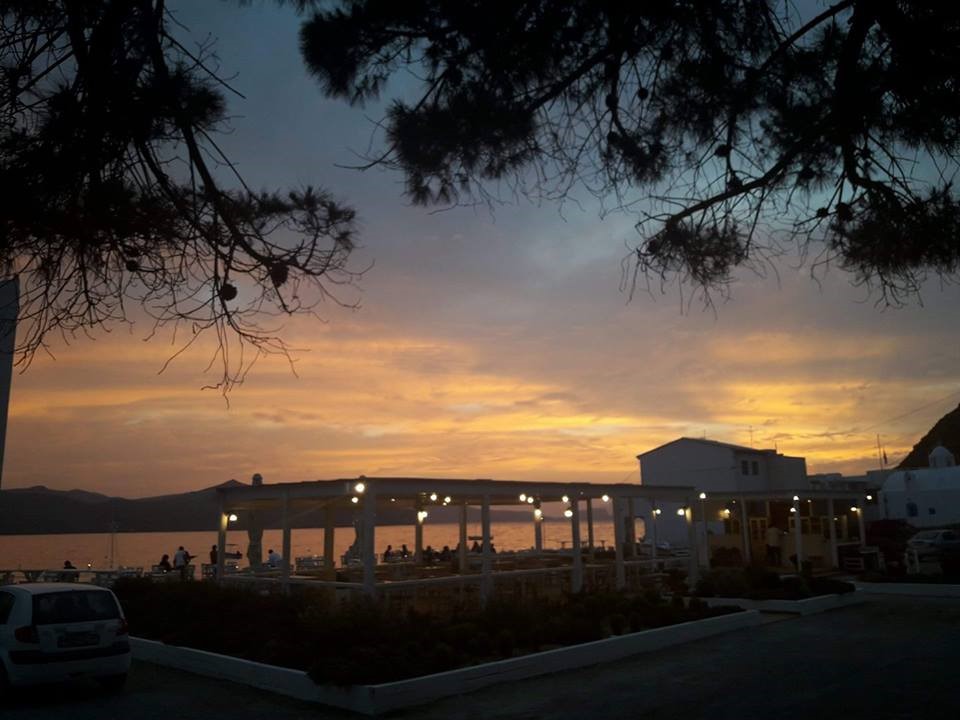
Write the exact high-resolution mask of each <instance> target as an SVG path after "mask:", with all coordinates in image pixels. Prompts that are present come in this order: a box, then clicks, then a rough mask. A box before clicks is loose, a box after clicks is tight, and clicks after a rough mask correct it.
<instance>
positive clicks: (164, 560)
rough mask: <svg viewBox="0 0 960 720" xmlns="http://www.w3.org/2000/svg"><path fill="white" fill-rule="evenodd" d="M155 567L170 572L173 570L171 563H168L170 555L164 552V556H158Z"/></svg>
mask: <svg viewBox="0 0 960 720" xmlns="http://www.w3.org/2000/svg"><path fill="white" fill-rule="evenodd" d="M157 568H158V569H160V570H161V571H162V572H170V571H171V570H173V565H171V564H170V556H169V555H166V554H164V556H163V557H162V558H160V562H158V563H157Z"/></svg>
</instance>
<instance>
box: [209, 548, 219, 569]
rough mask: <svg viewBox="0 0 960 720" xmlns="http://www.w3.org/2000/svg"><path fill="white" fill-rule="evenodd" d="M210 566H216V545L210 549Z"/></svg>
mask: <svg viewBox="0 0 960 720" xmlns="http://www.w3.org/2000/svg"><path fill="white" fill-rule="evenodd" d="M210 564H211V565H216V564H217V546H216V545H214V546H213V547H211V548H210Z"/></svg>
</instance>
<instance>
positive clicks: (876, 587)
mask: <svg viewBox="0 0 960 720" xmlns="http://www.w3.org/2000/svg"><path fill="white" fill-rule="evenodd" d="M854 585H856V586H857V589H858V590H860V591H861V592H864V593H869V594H871V595H912V596H914V597H950V598H960V585H947V584H944V583H901V582H891V583H871V582H856V583H854Z"/></svg>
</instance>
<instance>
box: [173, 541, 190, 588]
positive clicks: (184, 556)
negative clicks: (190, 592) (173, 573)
mask: <svg viewBox="0 0 960 720" xmlns="http://www.w3.org/2000/svg"><path fill="white" fill-rule="evenodd" d="M191 560H193V555H191V554H190V553H189V552H187V551H186V550H185V549H184V547H183V545H181V546H180V547H178V548H177V551H176V552H175V553H174V554H173V567H174V569H175V570H179V571H180V579H181V580H186V579H187V567H188V566H189V565H190V561H191Z"/></svg>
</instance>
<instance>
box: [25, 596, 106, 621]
mask: <svg viewBox="0 0 960 720" xmlns="http://www.w3.org/2000/svg"><path fill="white" fill-rule="evenodd" d="M118 617H120V608H119V607H117V601H116V600H114V598H113V595H111V594H110V593H109V592H103V591H100V590H71V591H69V592H56V593H44V594H40V595H34V596H33V624H34V625H50V624H52V623H73V622H89V621H91V620H111V619H113V618H118Z"/></svg>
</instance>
